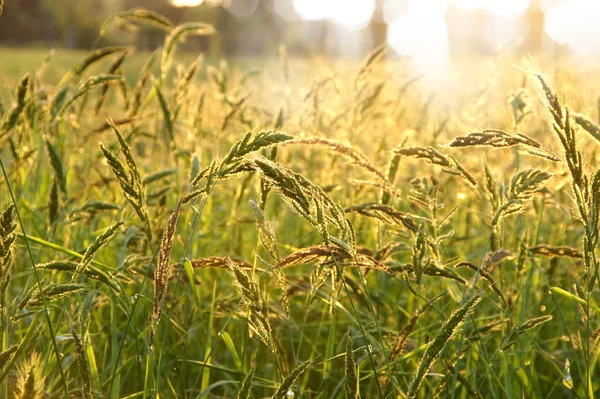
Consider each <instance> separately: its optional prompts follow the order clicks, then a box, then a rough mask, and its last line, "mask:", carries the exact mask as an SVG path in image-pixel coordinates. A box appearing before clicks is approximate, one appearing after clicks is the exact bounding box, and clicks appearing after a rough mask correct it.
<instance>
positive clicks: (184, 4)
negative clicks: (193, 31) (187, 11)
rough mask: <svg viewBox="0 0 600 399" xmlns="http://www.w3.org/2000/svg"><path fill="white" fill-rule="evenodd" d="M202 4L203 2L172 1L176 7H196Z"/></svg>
mask: <svg viewBox="0 0 600 399" xmlns="http://www.w3.org/2000/svg"><path fill="white" fill-rule="evenodd" d="M202 3H204V0H173V5H174V6H176V7H196V6H199V5H200V4H202Z"/></svg>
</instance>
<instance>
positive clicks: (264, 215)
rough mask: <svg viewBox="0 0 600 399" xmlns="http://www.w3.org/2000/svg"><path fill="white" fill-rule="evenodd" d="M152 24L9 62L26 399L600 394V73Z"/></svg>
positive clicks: (14, 322)
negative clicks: (239, 51)
mask: <svg viewBox="0 0 600 399" xmlns="http://www.w3.org/2000/svg"><path fill="white" fill-rule="evenodd" d="M132 15H133V14H132ZM140 15H141V16H142V17H143V15H144V14H143V13H142V14H139V15H138V14H136V15H135V17H136V18H138V19H136V20H135V21H133V20H132V21H130V22H135V23H140V21H141V23H144V18H146V17H143V18H140V17H139V16H140ZM130 17H131V15H129V14H123V15H121V16H120V17H119V18H125V19H127V18H130ZM152 18H154V20H155V21H159V22H161V21H162V22H161V26H162V28H163V29H166V30H168V31H169V30H172V33H171V34H170V35H168V39H167V41H168V43H166V46H165V49H166V50H164V51H163V53H162V54H158V55H156V56H151V55H150V54H148V53H143V52H142V53H134V52H124V51H123V49H118V48H112V49H111V48H108V49H104V50H101V51H99V52H93V53H90V54H87V53H84V52H78V53H67V52H57V54H56V57H55V58H51V59H49V60H45V61H44V55H43V54H42V53H41V52H40V51H38V50H15V49H2V50H1V51H0V57H2V58H3V59H5V58H7V57H5V56H4V55H5V54H10V59H11V60H13V61H12V62H9V63H3V65H2V66H0V68H3V69H2V70H0V76H3V77H4V78H3V89H2V90H0V103H1V104H2V108H1V110H2V111H0V112H1V115H0V117H1V119H0V120H1V122H0V144H1V146H0V161H1V166H2V170H3V176H2V179H0V192H1V193H2V196H0V211H1V212H2V216H1V217H0V293H1V294H2V295H1V297H2V301H0V309H1V311H2V324H0V327H1V330H0V339H1V345H2V348H1V351H0V352H1V353H0V366H1V367H2V372H1V373H0V389H1V390H2V392H1V393H0V397H7V398H8V397H19V398H22V397H23V398H24V397H28V398H39V397H57V398H58V397H72V396H76V397H83V398H92V397H108V398H111V399H112V398H135V397H156V398H159V397H161V398H170V397H177V398H198V397H205V396H206V397H240V398H249V397H257V398H260V397H277V398H284V397H290V395H292V394H293V395H294V396H295V397H302V398H304V397H310V398H335V397H344V396H345V397H351V398H358V397H361V396H362V397H386V398H387V397H399V398H413V397H415V398H433V397H448V398H465V397H475V398H520V397H532V398H533V397H535V398H579V397H581V398H583V397H585V398H592V397H594V395H596V394H598V392H600V391H599V388H598V384H597V382H596V381H598V380H599V378H600V374H599V373H600V372H599V370H598V369H597V368H596V366H595V365H596V363H597V357H598V353H599V352H598V350H599V347H598V336H599V334H598V331H599V330H598V329H599V328H600V326H599V325H598V322H597V312H598V309H599V305H598V298H599V297H598V277H599V276H598V274H599V273H598V260H597V258H596V248H597V245H598V231H599V229H598V225H599V223H600V217H599V215H600V196H599V194H598V193H600V172H599V171H598V169H597V165H596V164H595V163H594V162H593V160H594V159H595V157H597V154H598V148H599V147H598V145H600V143H599V142H598V139H597V137H598V136H597V132H598V131H600V128H599V127H598V126H597V125H596V121H597V120H598V114H597V112H598V111H597V109H596V108H595V106H596V99H595V98H593V96H592V93H591V90H590V89H589V88H588V86H589V87H592V88H593V87H594V86H593V85H594V81H593V80H591V78H590V72H589V70H586V69H585V68H584V67H583V66H582V65H577V64H575V63H573V62H571V60H569V59H564V60H559V61H560V62H561V64H560V69H557V71H558V72H557V74H556V75H555V76H554V77H553V78H552V79H551V78H550V77H548V76H546V75H543V74H542V72H547V73H551V72H554V67H553V66H552V65H550V64H545V61H544V59H543V58H541V62H542V65H543V67H541V68H540V67H538V66H533V64H532V62H531V61H523V60H521V59H520V58H519V57H518V56H516V55H513V54H511V53H510V52H506V53H502V54H499V55H497V56H496V59H495V61H494V62H493V63H490V62H489V60H471V61H470V62H469V63H468V64H466V65H465V64H458V65H457V66H456V67H454V68H453V69H452V70H451V71H450V72H449V73H448V74H447V75H446V76H445V77H444V78H437V79H434V78H433V77H421V76H420V75H419V74H418V73H416V72H415V71H413V70H411V68H410V67H409V66H408V64H407V63H408V61H407V60H406V59H403V58H397V57H395V56H393V55H392V54H389V53H387V52H386V49H385V48H379V49H377V50H376V51H374V52H373V53H372V54H370V55H369V57H367V58H366V59H365V61H363V62H362V63H351V62H347V61H346V62H345V63H340V62H338V61H335V60H332V61H331V62H325V61H324V60H322V59H314V60H295V59H291V58H288V57H287V55H286V54H285V51H284V49H282V52H281V58H280V59H279V60H268V61H263V62H262V63H260V64H259V63H258V62H257V61H252V60H244V61H243V62H239V63H238V64H237V66H232V65H231V64H229V63H228V62H226V61H215V60H202V59H199V58H197V56H195V55H194V56H190V55H186V56H180V53H179V52H176V51H177V48H178V47H180V46H181V44H180V39H181V37H182V36H184V35H185V34H206V33H210V28H208V27H206V26H204V25H188V26H183V27H179V28H173V27H170V26H169V25H168V24H167V23H164V21H163V20H161V19H158V17H157V16H152ZM161 51H162V50H161ZM181 54H182V53H181ZM14 60H18V63H17V62H15V61H14ZM161 60H162V61H161ZM242 63H248V64H249V65H251V66H252V67H255V66H257V65H258V66H260V67H261V68H262V70H256V69H251V68H250V69H248V68H246V67H244V66H239V65H241V64H242ZM42 64H44V72H43V73H40V72H39V68H40V67H41V65H42ZM515 65H518V67H515ZM563 71H568V74H567V72H563ZM467 77H468V78H467ZM567 77H568V79H567ZM588 80H589V81H590V83H589V85H587V81H588Z"/></svg>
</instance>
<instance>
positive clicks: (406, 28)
mask: <svg viewBox="0 0 600 399" xmlns="http://www.w3.org/2000/svg"><path fill="white" fill-rule="evenodd" d="M447 7H448V4H447V2H446V1H444V0H421V1H418V2H410V4H409V7H408V9H407V12H406V14H405V15H400V16H398V17H396V18H395V19H394V20H393V21H391V22H390V24H389V27H388V43H389V44H390V46H391V47H392V48H393V49H394V50H395V51H397V52H398V53H400V54H403V55H408V56H410V57H412V58H413V62H414V64H415V65H416V66H418V67H419V69H427V70H435V69H439V68H440V67H444V66H445V64H446V61H447V59H448V32H447V28H446V21H445V19H444V16H445V13H446V9H447Z"/></svg>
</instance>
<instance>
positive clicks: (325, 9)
mask: <svg viewBox="0 0 600 399" xmlns="http://www.w3.org/2000/svg"><path fill="white" fill-rule="evenodd" d="M333 3H334V2H333V1H331V0H294V9H295V10H296V12H297V13H298V15H300V17H302V19H306V20H315V19H324V18H327V17H329V16H330V15H332V14H335V8H334V6H335V5H334V4H333Z"/></svg>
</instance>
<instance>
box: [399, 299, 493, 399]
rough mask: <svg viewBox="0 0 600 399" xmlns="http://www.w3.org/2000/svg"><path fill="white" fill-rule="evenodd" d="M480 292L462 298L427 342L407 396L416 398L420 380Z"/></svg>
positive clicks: (467, 313) (475, 303) (476, 300)
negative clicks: (434, 335) (431, 339)
mask: <svg viewBox="0 0 600 399" xmlns="http://www.w3.org/2000/svg"><path fill="white" fill-rule="evenodd" d="M481 298H482V295H481V294H474V295H472V296H470V297H467V298H465V299H464V300H463V303H462V304H461V306H460V308H458V309H457V310H456V311H455V312H454V313H453V314H452V315H451V316H450V317H449V318H448V319H447V320H446V322H445V323H444V325H443V326H442V328H441V330H440V331H439V332H438V334H437V335H436V337H435V338H434V339H433V341H431V342H430V343H429V345H428V346H427V350H426V351H425V354H424V355H423V358H422V359H421V363H419V367H418V369H417V372H416V374H415V376H414V377H413V379H412V381H411V382H410V386H409V387H408V395H407V396H408V398H416V397H417V393H418V392H419V387H420V386H421V382H422V381H423V378H424V377H425V374H426V373H427V371H428V370H429V368H430V367H431V365H432V364H433V362H434V361H435V360H436V359H437V358H438V357H439V354H440V352H441V351H442V349H444V347H445V346H446V344H447V343H448V341H449V340H450V339H451V338H452V337H453V336H454V334H455V332H456V330H457V328H458V326H459V325H460V324H461V323H462V322H463V321H464V320H465V319H466V318H467V316H468V315H469V314H470V313H471V312H472V311H473V308H474V307H475V305H477V303H479V301H480V300H481Z"/></svg>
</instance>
